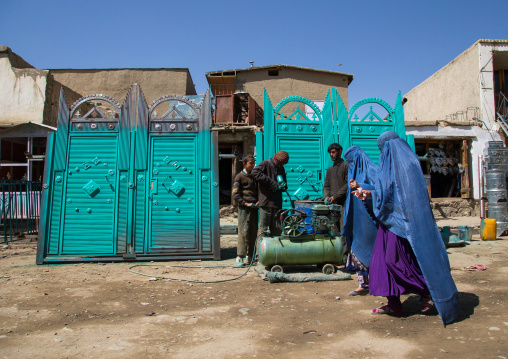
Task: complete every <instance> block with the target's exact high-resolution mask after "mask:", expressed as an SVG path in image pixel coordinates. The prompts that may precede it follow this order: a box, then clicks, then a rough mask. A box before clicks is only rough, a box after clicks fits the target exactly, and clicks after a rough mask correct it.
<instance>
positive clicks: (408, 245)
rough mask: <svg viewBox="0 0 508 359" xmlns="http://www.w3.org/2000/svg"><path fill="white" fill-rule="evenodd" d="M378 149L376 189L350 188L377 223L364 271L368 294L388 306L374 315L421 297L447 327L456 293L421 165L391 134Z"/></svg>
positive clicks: (452, 316) (425, 307)
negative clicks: (365, 201) (381, 298)
mask: <svg viewBox="0 0 508 359" xmlns="http://www.w3.org/2000/svg"><path fill="white" fill-rule="evenodd" d="M378 146H379V149H380V150H381V154H380V155H379V163H378V169H377V178H376V183H375V186H373V188H372V186H362V184H357V183H356V182H354V181H353V183H352V186H353V187H357V188H356V192H355V195H356V196H357V197H358V198H360V199H365V198H370V197H372V200H373V209H374V214H375V215H376V217H377V219H378V220H379V222H380V226H379V230H378V233H377V236H376V241H375V244H374V248H373V251H372V258H371V262H370V268H369V270H370V293H371V294H372V295H376V296H384V297H387V299H388V304H387V305H385V306H382V307H380V308H376V309H374V310H373V313H374V314H394V313H400V312H402V303H401V301H400V296H401V295H403V294H409V293H414V294H419V295H420V296H421V299H422V312H426V311H428V310H429V309H431V308H432V307H433V306H434V305H435V306H436V308H437V310H438V312H439V315H440V316H441V320H442V322H443V324H445V325H446V324H447V323H449V322H451V321H453V320H454V319H455V318H456V317H457V315H458V312H459V303H458V292H457V287H456V286H455V283H454V281H453V279H452V277H451V273H450V263H449V261H448V255H447V253H446V249H445V247H444V243H443V241H442V239H441V235H440V233H439V230H438V228H437V225H436V221H435V219H434V216H433V214H432V210H431V208H430V205H429V197H428V192H427V187H426V184H425V179H424V178H423V173H422V171H421V167H420V162H419V160H418V157H417V156H416V154H415V153H414V152H413V151H412V150H411V148H410V147H409V145H408V144H407V143H406V141H404V140H403V139H401V138H399V136H398V135H397V134H396V133H395V132H392V131H386V132H384V133H383V134H381V136H379V138H378Z"/></svg>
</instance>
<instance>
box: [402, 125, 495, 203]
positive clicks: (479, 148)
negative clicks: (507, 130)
mask: <svg viewBox="0 0 508 359" xmlns="http://www.w3.org/2000/svg"><path fill="white" fill-rule="evenodd" d="M406 133H407V134H410V135H414V136H415V139H418V138H432V139H444V138H446V139H451V138H453V139H454V140H463V139H464V138H472V141H471V148H470V153H471V174H472V178H470V179H469V184H470V186H471V190H472V193H473V198H475V199H480V182H479V178H478V173H479V165H478V159H479V157H480V156H482V155H483V151H484V149H485V148H487V147H488V141H500V140H501V137H500V136H499V134H498V133H497V131H493V130H488V129H486V128H481V127H478V126H447V127H439V126H422V127H406Z"/></svg>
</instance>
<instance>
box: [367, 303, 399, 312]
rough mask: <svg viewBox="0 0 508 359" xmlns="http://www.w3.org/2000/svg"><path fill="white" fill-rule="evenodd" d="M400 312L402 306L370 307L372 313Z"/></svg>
mask: <svg viewBox="0 0 508 359" xmlns="http://www.w3.org/2000/svg"><path fill="white" fill-rule="evenodd" d="M400 313H402V308H394V307H390V306H389V305H383V306H382V307H380V308H374V309H372V314H400Z"/></svg>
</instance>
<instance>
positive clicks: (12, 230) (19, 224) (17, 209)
mask: <svg viewBox="0 0 508 359" xmlns="http://www.w3.org/2000/svg"><path fill="white" fill-rule="evenodd" d="M0 186H1V193H0V216H1V217H0V228H1V229H2V230H3V240H4V243H7V242H9V241H12V240H13V238H14V239H19V238H25V237H26V236H35V235H37V233H38V228H39V217H40V203H41V182H39V181H2V182H0Z"/></svg>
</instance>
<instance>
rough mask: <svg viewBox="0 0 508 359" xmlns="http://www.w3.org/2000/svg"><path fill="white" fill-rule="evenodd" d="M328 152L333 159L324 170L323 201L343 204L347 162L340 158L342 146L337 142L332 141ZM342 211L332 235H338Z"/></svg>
mask: <svg viewBox="0 0 508 359" xmlns="http://www.w3.org/2000/svg"><path fill="white" fill-rule="evenodd" d="M328 153H329V154H330V158H331V159H332V161H333V166H331V167H329V168H328V169H327V170H326V177H325V184H324V186H323V194H324V196H325V201H327V202H329V203H334V204H340V205H341V206H344V203H345V202H346V196H347V188H348V185H349V184H348V181H347V168H348V165H347V162H346V161H344V160H343V159H342V157H341V156H342V146H341V145H339V144H338V143H332V144H331V145H330V146H328ZM343 216H344V211H342V216H341V220H340V222H339V223H335V225H334V226H333V227H332V233H333V235H334V236H339V233H340V231H341V228H342V223H343V218H342V217H343Z"/></svg>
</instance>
